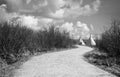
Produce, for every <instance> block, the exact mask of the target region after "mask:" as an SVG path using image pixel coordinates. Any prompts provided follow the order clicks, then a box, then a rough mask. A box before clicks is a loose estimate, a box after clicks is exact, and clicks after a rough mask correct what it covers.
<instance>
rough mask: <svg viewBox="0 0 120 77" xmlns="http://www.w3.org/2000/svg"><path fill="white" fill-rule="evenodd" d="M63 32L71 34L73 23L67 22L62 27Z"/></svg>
mask: <svg viewBox="0 0 120 77" xmlns="http://www.w3.org/2000/svg"><path fill="white" fill-rule="evenodd" d="M60 30H61V31H67V32H71V31H72V30H73V23H69V22H66V23H64V24H63V25H62V26H61V27H60Z"/></svg>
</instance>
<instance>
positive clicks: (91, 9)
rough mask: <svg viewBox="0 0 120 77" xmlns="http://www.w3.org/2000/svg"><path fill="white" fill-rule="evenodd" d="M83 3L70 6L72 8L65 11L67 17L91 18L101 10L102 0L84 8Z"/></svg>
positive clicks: (96, 0)
mask: <svg viewBox="0 0 120 77" xmlns="http://www.w3.org/2000/svg"><path fill="white" fill-rule="evenodd" d="M81 3H82V2H81ZM81 3H79V2H78V3H74V2H73V4H72V3H71V4H69V6H70V8H67V9H66V10H65V15H67V16H73V17H79V16H81V15H84V16H89V15H91V14H94V13H96V12H97V11H98V10H99V7H100V4H101V2H100V0H95V1H94V2H92V3H91V4H86V5H84V6H81V5H82V4H81ZM75 4H76V5H75Z"/></svg>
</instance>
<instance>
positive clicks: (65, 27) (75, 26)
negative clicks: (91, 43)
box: [59, 21, 90, 39]
mask: <svg viewBox="0 0 120 77" xmlns="http://www.w3.org/2000/svg"><path fill="white" fill-rule="evenodd" d="M59 29H60V31H61V32H63V31H67V32H69V33H70V36H71V37H73V38H77V39H78V38H79V37H81V38H88V36H89V34H90V29H89V28H88V25H87V24H85V23H82V22H80V21H77V22H76V23H72V22H65V23H63V24H62V25H61V26H59Z"/></svg>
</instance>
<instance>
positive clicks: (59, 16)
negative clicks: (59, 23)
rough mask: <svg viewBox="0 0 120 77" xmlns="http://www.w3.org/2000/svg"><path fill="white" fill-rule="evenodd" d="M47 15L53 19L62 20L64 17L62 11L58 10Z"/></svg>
mask: <svg viewBox="0 0 120 77" xmlns="http://www.w3.org/2000/svg"><path fill="white" fill-rule="evenodd" d="M49 15H50V17H53V18H63V17H64V10H63V9H59V10H56V12H55V13H53V12H51V13H50V14H49Z"/></svg>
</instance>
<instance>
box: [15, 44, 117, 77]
mask: <svg viewBox="0 0 120 77" xmlns="http://www.w3.org/2000/svg"><path fill="white" fill-rule="evenodd" d="M91 50H93V49H92V48H89V47H84V46H79V48H76V49H70V50H66V51H61V52H54V53H48V54H44V55H40V56H35V57H32V58H31V59H30V60H28V61H27V62H25V63H24V64H23V65H22V66H20V69H17V70H16V72H15V75H14V77H116V76H114V75H112V74H110V73H108V72H106V71H103V70H101V69H99V68H98V67H96V66H94V65H91V64H89V63H88V62H86V61H85V60H84V59H83V54H85V53H86V52H89V51H91Z"/></svg>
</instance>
